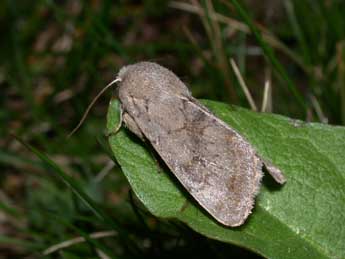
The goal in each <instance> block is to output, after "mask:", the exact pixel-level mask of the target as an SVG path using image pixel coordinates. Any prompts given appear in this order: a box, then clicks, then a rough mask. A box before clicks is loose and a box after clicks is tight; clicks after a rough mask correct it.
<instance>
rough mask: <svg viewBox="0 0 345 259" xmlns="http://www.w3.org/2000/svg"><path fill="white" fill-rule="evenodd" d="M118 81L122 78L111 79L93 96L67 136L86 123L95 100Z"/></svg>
mask: <svg viewBox="0 0 345 259" xmlns="http://www.w3.org/2000/svg"><path fill="white" fill-rule="evenodd" d="M117 82H121V78H118V77H117V78H115V79H114V80H113V81H111V82H110V83H109V84H107V86H106V87H104V88H103V89H102V90H101V91H100V92H99V93H98V94H97V95H96V97H95V98H93V100H92V102H91V103H90V104H89V106H88V107H87V109H86V111H85V112H84V114H83V117H82V118H81V119H80V121H79V123H78V125H77V126H76V127H75V128H74V129H73V130H72V131H71V133H69V134H68V135H67V138H69V137H71V136H72V135H73V134H74V133H75V132H76V131H77V130H78V129H79V128H80V126H81V125H82V124H83V123H84V121H85V119H86V117H87V115H88V114H89V112H90V110H91V108H92V106H93V105H94V104H95V102H96V101H97V100H98V98H99V97H100V96H101V95H102V94H103V93H104V92H105V91H106V90H108V89H109V87H111V86H112V85H113V84H115V83H117Z"/></svg>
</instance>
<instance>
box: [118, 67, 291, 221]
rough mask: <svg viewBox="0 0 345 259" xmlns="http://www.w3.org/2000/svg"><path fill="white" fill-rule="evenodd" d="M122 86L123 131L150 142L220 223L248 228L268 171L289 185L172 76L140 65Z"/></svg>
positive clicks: (125, 72) (124, 72) (126, 72)
mask: <svg viewBox="0 0 345 259" xmlns="http://www.w3.org/2000/svg"><path fill="white" fill-rule="evenodd" d="M116 82H117V83H118V86H119V87H118V95H119V100H120V103H121V122H120V125H119V127H120V126H121V123H122V121H123V122H124V124H125V126H126V127H127V128H128V129H129V130H130V131H132V132H133V133H134V134H136V135H137V136H139V137H140V138H141V139H145V140H148V141H149V142H150V143H151V145H152V146H153V148H154V149H155V150H156V151H157V153H158V155H159V156H160V157H161V158H162V160H163V161H164V162H165V164H166V165H167V166H168V168H169V169H170V170H171V172H172V173H173V174H174V175H175V176H176V177H177V178H178V180H179V181H180V182H181V183H182V185H183V186H184V187H185V189H186V190H187V191H188V192H189V193H190V194H191V195H192V196H193V197H194V198H195V200H196V201H197V202H198V203H199V204H200V205H201V206H202V207H203V208H204V209H205V210H206V211H208V212H209V213H210V214H211V215H212V216H213V217H214V218H215V219H216V220H217V221H219V222H220V223H222V224H224V225H226V226H233V227H234V226H239V225H242V224H243V223H244V221H245V220H246V218H247V217H248V215H249V214H250V212H251V210H252V208H253V205H254V199H255V196H256V194H257V193H258V191H259V187H260V181H261V178H262V176H263V173H262V168H263V166H264V165H265V166H266V168H267V171H268V172H269V173H270V174H271V175H272V177H273V178H274V179H275V180H276V181H277V182H278V183H280V184H282V183H284V182H285V177H284V175H283V174H282V172H281V171H280V170H279V169H278V168H276V167H274V166H273V165H271V164H269V163H266V162H265V161H263V160H262V158H261V157H260V156H259V155H258V154H257V153H256V151H255V149H254V147H253V146H252V145H251V144H250V143H249V142H248V141H247V140H246V139H245V138H244V137H243V136H241V135H240V134H239V133H238V132H236V131H235V130H234V129H232V128H231V127H230V126H228V125H227V124H226V123H225V122H223V121H221V120H220V119H219V118H217V117H216V116H215V115H214V114H213V113H212V112H210V111H209V110H208V109H207V108H206V107H205V106H203V105H202V104H201V103H200V102H199V101H198V100H196V99H195V98H193V97H192V96H191V93H190V92H189V90H188V88H187V87H186V85H185V84H184V83H183V82H182V81H181V80H180V79H179V78H178V77H177V76H176V75H175V74H174V73H172V72H171V71H170V70H168V69H166V68H164V67H162V66H160V65H158V64H155V63H151V62H140V63H136V64H133V65H128V66H125V67H123V68H122V69H121V70H120V71H119V73H118V77H117V79H116ZM114 131H117V129H115V130H114Z"/></svg>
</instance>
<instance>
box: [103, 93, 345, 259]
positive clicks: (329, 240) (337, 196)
mask: <svg viewBox="0 0 345 259" xmlns="http://www.w3.org/2000/svg"><path fill="white" fill-rule="evenodd" d="M203 103H204V104H205V105H206V106H207V107H208V108H210V109H211V110H212V111H213V112H214V113H215V114H216V115H217V116H218V117H219V118H221V119H222V120H223V121H225V122H226V123H228V124H229V125H230V126H231V127H233V128H234V129H236V130H237V131H238V132H239V133H241V134H242V135H244V136H245V137H246V138H247V139H248V140H249V142H250V143H252V144H253V145H254V146H255V148H256V150H257V151H258V153H259V154H260V155H261V156H262V157H263V158H264V159H265V160H270V161H271V162H273V163H274V164H275V165H276V166H278V167H279V168H280V169H281V170H282V171H283V172H284V174H285V176H286V177H287V183H286V184H285V185H284V186H279V185H278V184H276V183H274V181H273V180H272V179H271V177H270V176H269V175H267V174H265V176H264V179H263V184H262V187H261V190H260V194H259V195H258V197H257V199H256V204H255V208H254V210H253V212H252V214H251V215H250V216H249V218H248V219H247V221H246V222H245V223H244V225H242V226H241V227H237V228H231V227H225V226H222V225H221V224H218V223H217V222H216V221H215V220H214V219H213V218H212V217H211V216H209V215H208V214H207V212H205V210H204V209H202V208H201V207H200V206H198V205H197V203H196V202H195V201H194V200H193V198H192V197H191V196H190V195H189V194H188V193H187V192H186V191H185V190H184V189H183V187H182V186H181V184H179V182H178V181H177V180H176V179H175V178H174V176H173V173H172V172H169V171H166V172H162V169H161V168H160V167H159V165H158V163H157V161H156V160H155V159H154V158H153V156H152V151H150V150H149V149H147V145H146V148H145V144H143V143H142V142H141V141H140V140H139V139H138V138H136V137H135V136H134V135H133V134H131V133H130V132H129V131H128V130H126V129H125V128H124V127H122V128H121V130H120V131H119V132H118V133H117V134H115V135H111V136H110V138H109V142H110V146H111V149H112V151H113V153H114V155H115V157H116V159H117V161H118V162H119V164H120V166H121V168H122V171H123V173H124V174H125V175H126V177H127V179H128V182H129V184H130V185H131V187H132V189H133V191H134V192H135V193H136V195H137V196H138V198H139V199H140V200H141V202H143V204H144V205H145V206H146V207H147V209H148V210H149V211H150V212H151V213H152V214H154V215H155V216H157V217H161V218H176V219H179V220H181V221H183V222H184V223H186V224H187V225H188V226H190V227H191V228H192V229H194V230H195V231H197V232H199V233H201V234H203V235H205V236H207V237H209V238H212V239H217V240H220V241H223V242H228V243H232V244H236V245H239V246H242V247H245V248H247V249H249V250H252V251H254V252H256V253H258V254H261V255H262V256H264V257H269V258H345V242H344V240H345V224H344V222H345V128H344V127H335V126H329V125H323V124H319V123H305V122H302V121H298V120H293V119H290V118H286V117H283V116H279V115H273V114H265V113H256V112H252V111H249V110H246V109H243V108H238V107H234V106H229V105H226V104H223V103H219V102H214V101H203ZM118 123H119V102H118V101H117V100H112V101H111V102H110V106H109V111H108V116H107V129H108V131H109V132H111V131H112V130H113V129H115V128H116V125H117V124H118ZM186 200H188V201H189V203H188V205H187V206H185V203H186Z"/></svg>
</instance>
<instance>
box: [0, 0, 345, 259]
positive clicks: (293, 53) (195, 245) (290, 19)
mask: <svg viewBox="0 0 345 259" xmlns="http://www.w3.org/2000/svg"><path fill="white" fill-rule="evenodd" d="M344 8H345V2H344V1H341V0H333V1H326V0H303V1H300V0H285V1H283V0H281V1H277V0H265V1H260V6H258V3H257V1H254V0H246V1H235V0H230V1H226V0H219V1H216V0H214V1H210V0H204V1H158V0H147V1H139V0H137V1H134V0H133V1H124V0H122V1H121V0H118V1H107V0H104V1H101V0H92V1H81V0H59V1H57V0H56V1H54V0H44V1H43V0H38V1H27V0H21V1H19V0H6V1H2V2H1V3H0V30H1V35H2V39H1V41H0V60H1V63H0V86H1V95H0V102H1V110H0V123H1V127H0V136H1V138H0V167H1V170H2V173H1V176H0V257H1V258H19V257H25V258H37V257H38V256H40V254H41V253H42V252H43V251H44V250H45V249H47V248H48V247H50V246H52V245H55V244H57V243H61V242H63V241H66V240H69V239H72V238H74V237H76V236H84V237H85V240H86V241H85V242H81V243H79V244H76V245H70V246H68V247H67V248H64V249H61V250H59V251H58V252H54V253H52V254H50V255H48V256H47V258H86V257H87V258H98V257H100V258H102V256H104V255H103V254H102V253H105V254H107V256H108V257H110V258H115V257H159V256H165V257H171V258H173V257H176V256H178V255H184V256H188V257H191V258H201V257H203V258H208V257H211V256H212V257H219V258H223V257H224V258H225V257H229V256H230V255H231V256H234V257H239V256H242V257H248V258H255V257H257V256H256V255H254V254H251V253H250V252H247V251H244V250H242V249H240V248H236V247H232V246H230V245H226V244H222V243H219V242H216V241H213V240H209V239H207V238H205V237H202V236H200V235H198V234H196V233H194V232H192V231H191V230H189V229H188V228H187V227H186V226H184V225H182V224H180V223H178V222H174V221H160V220H158V219H156V218H154V217H152V216H150V215H149V214H148V213H147V211H146V210H145V209H144V208H143V207H142V206H141V205H140V204H138V201H137V200H136V198H135V197H133V195H131V192H130V189H129V186H128V184H127V183H126V181H125V179H124V177H123V176H122V174H121V171H120V170H119V168H118V167H117V165H116V163H113V162H112V156H111V153H110V152H109V148H108V146H107V144H106V143H107V141H106V138H105V136H104V130H105V114H106V110H107V105H108V102H109V99H110V96H111V95H112V93H110V92H109V93H107V94H106V96H104V97H103V98H101V100H100V101H98V103H97V104H96V105H95V107H94V108H93V111H92V113H91V115H90V116H89V118H88V120H87V121H86V122H85V123H84V125H83V127H82V128H81V129H80V130H79V131H78V132H77V133H76V134H75V135H74V136H73V137H72V138H70V139H66V136H67V134H68V132H70V131H71V130H72V128H73V127H74V126H75V125H76V124H77V122H78V120H79V119H80V118H81V116H82V113H83V112H84V111H85V109H86V107H87V105H88V104H89V103H90V101H91V100H92V98H93V97H94V96H95V95H96V94H97V92H99V91H100V89H102V87H104V86H105V85H106V84H107V83H108V82H110V81H111V80H112V79H114V77H115V76H116V73H117V71H118V70H119V68H121V66H123V65H126V64H129V63H133V62H137V61H141V60H150V61H155V62H158V63H160V64H162V65H164V66H166V67H168V68H170V69H171V70H173V71H174V72H175V73H176V74H177V75H179V76H180V77H181V78H182V80H183V81H184V82H186V83H187V84H188V86H189V87H190V89H191V90H192V92H193V95H194V96H195V97H197V98H207V99H213V100H220V101H223V102H230V103H233V104H236V105H241V106H244V107H248V108H249V107H250V106H249V104H248V100H247V98H246V96H245V94H244V91H243V89H242V88H241V86H240V84H239V82H238V79H237V78H236V76H235V74H234V72H233V70H232V67H231V65H230V62H229V59H230V58H233V59H234V60H235V61H236V63H237V65H238V67H239V69H240V71H241V74H242V76H243V78H244V80H245V82H246V84H247V86H248V89H249V91H250V93H251V94H252V96H253V99H254V102H255V103H256V106H257V107H258V109H259V110H260V109H261V103H262V100H263V96H264V85H265V82H267V81H269V82H271V84H270V85H271V88H269V89H268V91H267V93H268V94H267V98H266V100H267V101H266V102H265V106H266V108H265V111H267V112H274V113H280V114H284V115H287V116H290V117H293V118H299V119H303V120H307V121H321V122H328V123H331V124H342V125H344V124H345V37H344V36H345V18H344V15H343V10H344ZM9 133H12V134H15V135H17V136H20V137H21V138H22V139H24V141H26V142H27V143H30V144H31V145H33V146H35V147H37V148H38V149H39V150H42V151H43V152H44V153H46V154H47V155H48V156H49V157H50V158H51V159H52V160H54V161H55V162H57V163H58V164H59V165H60V167H61V168H62V169H63V171H64V172H65V173H66V174H67V175H69V176H71V177H72V178H73V179H75V180H76V181H77V182H78V186H79V187H80V189H81V190H82V191H83V192H84V193H85V195H87V197H90V198H91V199H92V200H93V201H94V203H95V204H97V207H98V208H100V209H101V210H102V211H103V212H104V213H105V214H106V215H107V217H110V218H111V219H113V220H114V222H116V224H113V225H109V224H106V222H104V221H103V220H101V219H99V218H98V217H97V216H96V215H95V214H94V211H93V210H92V209H90V207H88V206H85V204H84V203H83V202H82V201H81V200H80V199H79V198H78V196H77V195H75V193H74V192H73V191H72V190H71V189H70V188H68V187H67V186H66V185H65V184H64V183H63V182H62V181H60V179H59V178H56V177H55V174H53V171H54V170H53V169H52V168H51V167H49V166H47V163H43V162H41V161H40V160H38V159H37V157H36V156H35V155H34V154H33V153H32V152H30V151H29V150H27V149H25V148H23V146H21V145H20V144H19V143H18V142H17V141H16V140H14V139H13V137H12V136H11V135H10V134H9ZM108 231H115V232H116V234H115V235H114V232H110V233H111V235H110V236H108V237H104V238H100V239H95V238H92V237H90V234H92V233H96V232H97V233H98V232H101V233H103V234H104V233H109V232H108ZM120 233H122V234H121V235H120ZM103 258H107V257H103Z"/></svg>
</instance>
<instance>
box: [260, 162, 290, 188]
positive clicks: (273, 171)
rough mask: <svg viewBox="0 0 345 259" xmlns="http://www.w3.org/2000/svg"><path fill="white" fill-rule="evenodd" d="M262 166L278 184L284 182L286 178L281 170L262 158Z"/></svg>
mask: <svg viewBox="0 0 345 259" xmlns="http://www.w3.org/2000/svg"><path fill="white" fill-rule="evenodd" d="M261 160H262V159H261ZM262 163H263V165H264V167H265V168H266V170H267V172H268V173H269V174H270V175H271V176H272V177H273V179H274V180H275V181H276V182H277V183H280V184H284V183H285V182H286V178H285V176H284V174H283V172H282V171H281V170H280V169H279V168H277V167H275V166H274V165H273V164H272V163H270V162H268V161H264V160H262Z"/></svg>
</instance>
